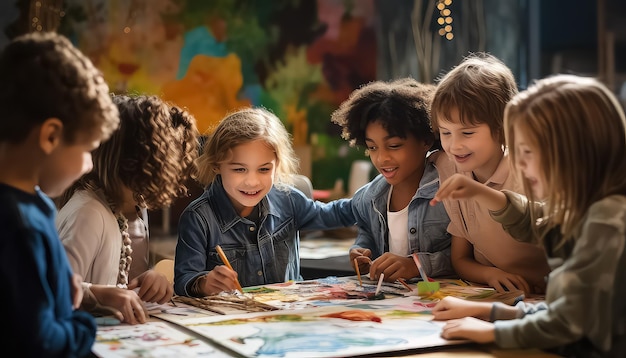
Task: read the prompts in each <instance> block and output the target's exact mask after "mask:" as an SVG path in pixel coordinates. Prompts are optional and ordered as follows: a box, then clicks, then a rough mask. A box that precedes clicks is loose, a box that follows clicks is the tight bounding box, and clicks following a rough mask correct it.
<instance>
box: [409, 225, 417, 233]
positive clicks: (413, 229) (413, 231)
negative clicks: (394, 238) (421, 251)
mask: <svg viewBox="0 0 626 358" xmlns="http://www.w3.org/2000/svg"><path fill="white" fill-rule="evenodd" d="M409 231H410V232H411V234H415V233H416V232H417V230H415V228H414V227H412V228H411V230H409Z"/></svg>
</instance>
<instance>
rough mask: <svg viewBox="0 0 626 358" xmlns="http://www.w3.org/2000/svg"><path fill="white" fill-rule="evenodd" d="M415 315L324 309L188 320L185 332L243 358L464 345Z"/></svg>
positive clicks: (368, 310) (381, 310) (433, 322)
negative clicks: (187, 329) (205, 339)
mask: <svg viewBox="0 0 626 358" xmlns="http://www.w3.org/2000/svg"><path fill="white" fill-rule="evenodd" d="M442 325H443V323H441V322H436V321H432V320H431V318H430V316H429V315H424V314H422V313H419V312H409V311H402V310H397V309H393V308H386V309H368V308H363V309H346V307H341V306H327V307H317V308H309V309H302V310H298V311H293V310H289V311H274V312H264V313H250V314H245V315H239V316H233V315H231V316H222V317H219V316H214V317H207V318H203V319H196V320H189V321H187V322H185V327H187V328H189V329H191V330H193V331H195V332H197V333H199V334H201V335H203V336H204V337H207V338H209V339H210V340H211V341H213V342H214V343H216V344H219V345H222V346H224V347H225V348H227V349H229V350H232V351H233V352H236V353H238V354H241V355H243V356H246V357H303V356H305V357H336V356H352V355H363V354H374V353H381V352H392V351H398V350H405V349H417V348H426V347H435V346H441V345H450V344H457V343H463V342H462V341H447V340H444V339H442V338H441V337H440V333H441V326H442Z"/></svg>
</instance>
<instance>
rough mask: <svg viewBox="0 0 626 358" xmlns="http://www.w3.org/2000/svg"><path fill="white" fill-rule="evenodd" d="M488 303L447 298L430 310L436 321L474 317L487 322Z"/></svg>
mask: <svg viewBox="0 0 626 358" xmlns="http://www.w3.org/2000/svg"><path fill="white" fill-rule="evenodd" d="M491 306H492V304H491V303H490V302H474V301H468V300H464V299H461V298H457V297H452V296H447V297H444V298H443V299H442V300H441V301H439V302H438V303H437V304H436V305H435V307H433V309H432V314H433V318H434V319H435V320H438V321H444V320H449V319H456V318H462V317H476V318H479V319H482V320H489V316H490V315H491Z"/></svg>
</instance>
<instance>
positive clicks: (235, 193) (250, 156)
mask: <svg viewBox="0 0 626 358" xmlns="http://www.w3.org/2000/svg"><path fill="white" fill-rule="evenodd" d="M231 152H232V155H231V156H230V157H229V158H228V159H227V160H226V161H224V162H222V163H220V165H219V166H218V169H217V172H218V173H219V174H221V176H222V184H223V186H224V190H225V191H226V194H227V195H228V197H229V198H230V201H231V202H232V204H233V206H234V207H235V210H236V211H237V212H238V213H239V215H240V216H242V217H245V216H248V215H250V213H251V212H252V210H253V209H254V207H255V206H256V205H257V204H258V203H259V202H260V201H261V199H263V197H264V196H265V195H267V193H269V191H270V190H271V189H272V186H273V185H274V174H275V170H276V164H277V159H276V153H275V152H274V150H273V149H272V148H271V147H270V146H268V145H267V143H266V142H265V141H263V140H254V141H251V142H247V143H244V144H240V145H238V146H236V147H234V148H233V149H232V150H231Z"/></svg>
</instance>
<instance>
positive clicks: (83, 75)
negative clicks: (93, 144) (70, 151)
mask: <svg viewBox="0 0 626 358" xmlns="http://www.w3.org/2000/svg"><path fill="white" fill-rule="evenodd" d="M0 78H1V79H2V86H0V108H2V112H3V113H2V120H0V142H4V141H7V142H11V143H19V142H21V141H23V140H24V139H25V138H26V136H27V135H28V133H29V132H30V131H31V130H32V129H33V128H35V127H36V126H38V125H40V124H42V123H43V122H44V121H45V120H47V119H49V118H58V119H59V120H60V121H61V122H62V123H63V139H64V140H65V141H67V142H68V143H73V142H74V141H75V140H76V134H77V133H79V132H80V133H81V134H82V133H84V134H87V135H92V136H95V137H100V138H101V139H106V138H108V137H109V136H110V135H111V133H112V132H113V131H114V130H115V128H117V125H118V122H119V118H118V111H117V108H116V107H115V105H113V103H112V101H111V97H110V96H109V93H108V92H109V87H108V86H107V84H106V83H105V81H104V78H103V77H102V74H101V73H100V71H98V70H97V69H96V68H95V67H94V65H93V64H92V63H91V61H90V60H89V59H88V58H87V57H85V55H83V54H82V53H81V52H80V51H79V50H78V49H76V48H75V47H74V46H73V45H72V44H71V43H70V42H69V40H67V39H66V38H65V37H63V36H61V35H58V34H55V33H39V32H34V33H29V34H27V35H22V36H19V37H16V38H15V39H14V40H13V41H12V42H11V43H9V44H8V45H7V47H6V48H5V49H4V50H3V51H2V54H1V55H0Z"/></svg>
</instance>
